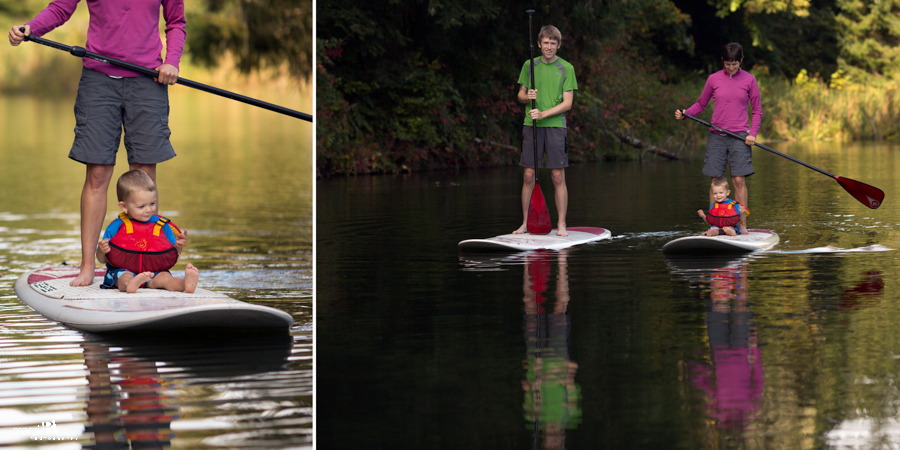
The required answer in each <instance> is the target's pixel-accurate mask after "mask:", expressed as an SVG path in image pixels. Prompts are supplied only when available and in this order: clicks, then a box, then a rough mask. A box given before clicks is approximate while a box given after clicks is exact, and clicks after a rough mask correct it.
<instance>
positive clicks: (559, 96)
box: [519, 56, 578, 128]
mask: <svg viewBox="0 0 900 450" xmlns="http://www.w3.org/2000/svg"><path fill="white" fill-rule="evenodd" d="M534 61H535V62H536V64H535V66H534V81H535V84H534V86H535V88H536V89H537V91H538V95H537V109H539V110H541V111H546V110H548V109H550V108H552V107H554V106H556V105H558V104H560V103H562V101H563V92H565V91H574V90H576V89H578V82H577V81H575V68H574V67H572V65H571V64H569V63H568V61H566V60H564V59H562V58H560V57H557V58H556V61H553V62H552V63H550V64H545V63H544V62H543V61H541V57H540V56H539V57H537V58H535V59H534ZM530 63H531V61H525V64H522V72H521V73H520V74H519V84H521V85H522V86H525V88H526V89H531V69H530V68H529V64H530ZM528 111H531V101H529V102H528V103H526V104H525V123H524V124H525V125H529V126H530V125H531V124H532V123H531V116H530V115H529V114H528ZM537 126H539V127H560V128H565V127H566V118H565V116H564V115H563V114H557V115H555V116H553V117H548V118H546V119H541V120H538V122H537Z"/></svg>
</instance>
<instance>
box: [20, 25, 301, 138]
mask: <svg viewBox="0 0 900 450" xmlns="http://www.w3.org/2000/svg"><path fill="white" fill-rule="evenodd" d="M19 31H21V32H25V28H24V27H22V28H19ZM25 40H26V41H31V42H34V43H36V44H41V45H46V46H47V47H51V48H55V49H57V50H63V51H66V52H69V53H71V54H72V55H74V56H78V57H80V58H91V59H93V60H95V61H100V62H102V63H105V64H110V65H113V66H118V67H122V68H125V69H128V70H132V71H135V72H138V73H140V74H143V75H147V76H149V77H153V78H158V77H159V72H158V71H156V70H153V69H148V68H146V67H143V66H139V65H137V64H132V63H130V62H126V61H121V60H118V59H115V58H110V57H108V56H103V55H101V54H98V53H94V52H89V51H87V50H85V49H84V48H82V47H77V46H76V47H70V46H68V45H65V44H60V43H59V42H54V41H51V40H48V39H44V38H41V37H37V36H25ZM176 84H181V85H184V86H187V87H191V88H194V89H197V90H201V91H204V92H209V93H210V94H215V95H218V96H221V97H225V98H230V99H232V100H237V101H239V102H243V103H247V104H249V105H253V106H256V107H259V108H263V109H268V110H269V111H274V112H277V113H280V114H284V115H286V116H291V117H295V118H297V119H302V120H305V121H307V122H312V121H313V119H312V115H310V114H306V113H302V112H300V111H295V110H293V109H289V108H285V107H283V106H278V105H274V104H272V103H268V102H264V101H261V100H257V99H255V98H250V97H247V96H244V95H241V94H236V93H234V92H229V91H226V90H224V89H219V88H217V87H213V86H208V85H205V84H203V83H198V82H196V81H191V80H188V79H187V78H182V77H178V81H176Z"/></svg>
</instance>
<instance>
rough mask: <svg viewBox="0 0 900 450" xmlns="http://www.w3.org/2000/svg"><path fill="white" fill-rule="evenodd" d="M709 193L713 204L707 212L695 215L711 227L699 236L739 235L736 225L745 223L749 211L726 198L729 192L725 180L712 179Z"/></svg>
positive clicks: (719, 178) (700, 211)
mask: <svg viewBox="0 0 900 450" xmlns="http://www.w3.org/2000/svg"><path fill="white" fill-rule="evenodd" d="M711 191H712V195H713V200H715V203H713V204H712V205H710V207H709V212H708V213H704V212H703V210H702V209H699V210H697V214H698V215H699V216H700V217H702V218H704V219H706V222H707V223H708V224H710V225H712V226H711V227H710V228H709V229H708V230H706V232H704V233H703V234H702V235H701V236H718V235H719V234H720V233H723V234H726V235H728V236H737V235H739V234H741V228H740V227H738V226H737V225H738V224H739V223H740V224H745V223H747V216H748V215H750V211H749V210H748V209H747V208H746V207H745V206H744V205H741V204H740V203H738V202H736V201H734V200H732V199H730V198H728V196H729V195H731V191H730V190H729V189H728V180H726V179H725V178H722V177H718V178H713V179H712V186H711Z"/></svg>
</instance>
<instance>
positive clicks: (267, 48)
mask: <svg viewBox="0 0 900 450" xmlns="http://www.w3.org/2000/svg"><path fill="white" fill-rule="evenodd" d="M206 4H207V6H208V9H207V10H200V11H196V10H190V9H189V10H188V11H187V12H186V15H187V22H188V33H187V45H188V50H189V51H190V55H191V57H192V58H193V59H194V60H195V61H197V62H199V63H200V64H203V65H206V66H215V65H217V64H218V63H219V61H220V60H221V58H222V57H223V56H224V55H225V54H231V55H233V56H234V57H235V58H236V63H237V67H238V69H240V70H241V72H243V73H249V72H250V71H252V70H257V69H260V68H279V67H280V66H281V65H282V64H285V63H286V64H287V66H288V70H289V71H290V73H291V74H292V75H293V76H294V77H296V78H298V79H307V78H309V77H310V76H311V75H312V51H313V50H312V1H311V0H281V1H278V2H273V1H268V2H262V1H257V0H207V1H206Z"/></svg>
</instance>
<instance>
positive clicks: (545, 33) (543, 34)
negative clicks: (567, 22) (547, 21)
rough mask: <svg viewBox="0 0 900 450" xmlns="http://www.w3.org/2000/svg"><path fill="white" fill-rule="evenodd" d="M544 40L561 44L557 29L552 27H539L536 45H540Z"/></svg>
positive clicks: (560, 34) (560, 35)
mask: <svg viewBox="0 0 900 450" xmlns="http://www.w3.org/2000/svg"><path fill="white" fill-rule="evenodd" d="M544 38H549V39H554V40H556V43H557V44H562V33H560V32H559V29H558V28H556V27H554V26H553V25H544V26H543V27H541V31H540V33H538V44H540V43H541V41H542V40H544Z"/></svg>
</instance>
